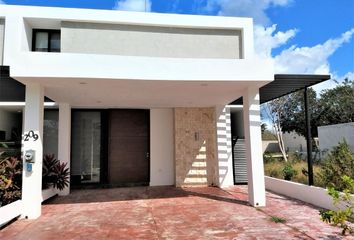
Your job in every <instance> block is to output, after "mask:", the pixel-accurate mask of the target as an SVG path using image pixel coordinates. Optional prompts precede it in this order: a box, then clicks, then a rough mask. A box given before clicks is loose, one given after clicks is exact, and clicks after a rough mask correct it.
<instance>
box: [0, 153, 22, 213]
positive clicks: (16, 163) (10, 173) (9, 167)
mask: <svg viewBox="0 0 354 240" xmlns="http://www.w3.org/2000/svg"><path fill="white" fill-rule="evenodd" d="M1 155H2V154H0V207H1V206H4V205H6V204H9V203H11V202H14V201H16V200H18V199H20V198H21V184H22V161H21V160H19V158H17V157H2V156H1Z"/></svg>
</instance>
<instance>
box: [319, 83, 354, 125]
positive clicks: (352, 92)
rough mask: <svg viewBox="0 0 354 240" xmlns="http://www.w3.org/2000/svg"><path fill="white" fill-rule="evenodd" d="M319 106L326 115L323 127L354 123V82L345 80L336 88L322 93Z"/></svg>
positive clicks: (322, 120)
mask: <svg viewBox="0 0 354 240" xmlns="http://www.w3.org/2000/svg"><path fill="white" fill-rule="evenodd" d="M353 80H354V79H353ZM319 105H320V107H321V109H322V111H324V113H325V114H323V116H322V118H321V124H322V125H329V124H338V123H347V122H354V111H353V106H354V81H349V80H348V79H345V81H344V82H343V83H342V84H338V85H337V87H336V88H334V89H328V90H326V91H323V92H321V98H320V99H319Z"/></svg>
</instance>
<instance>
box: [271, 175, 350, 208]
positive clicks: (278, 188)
mask: <svg viewBox="0 0 354 240" xmlns="http://www.w3.org/2000/svg"><path fill="white" fill-rule="evenodd" d="M265 187H266V189H267V190H270V191H272V192H275V193H278V194H281V195H284V196H288V197H291V198H295V199H298V200H301V201H303V202H306V203H310V204H312V205H314V206H317V207H320V208H324V209H331V210H335V207H334V206H333V202H332V198H331V197H330V196H329V195H328V194H327V190H326V189H324V188H321V187H315V186H308V185H305V184H301V183H295V182H290V181H286V180H281V179H277V178H272V177H267V176H266V177H265ZM353 199H354V195H353Z"/></svg>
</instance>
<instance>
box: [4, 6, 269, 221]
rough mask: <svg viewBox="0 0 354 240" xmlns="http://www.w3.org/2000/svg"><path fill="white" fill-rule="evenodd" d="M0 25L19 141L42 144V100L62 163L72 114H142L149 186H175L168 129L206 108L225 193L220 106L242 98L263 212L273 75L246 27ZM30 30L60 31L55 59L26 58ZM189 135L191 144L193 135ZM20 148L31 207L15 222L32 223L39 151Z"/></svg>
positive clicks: (34, 15) (88, 14)
mask: <svg viewBox="0 0 354 240" xmlns="http://www.w3.org/2000/svg"><path fill="white" fill-rule="evenodd" d="M1 19H2V21H0V35H1V34H2V29H3V28H1V23H2V22H5V28H4V29H5V30H4V31H3V32H4V35H3V36H0V39H1V38H3V39H4V45H3V46H4V47H3V49H1V51H0V54H1V53H2V52H3V56H1V58H2V59H3V63H2V64H3V65H6V66H10V73H11V77H12V78H14V79H16V80H18V81H20V82H22V83H23V84H25V85H26V88H27V91H26V110H25V116H24V119H25V120H24V122H25V133H26V131H29V130H30V129H33V128H34V129H35V130H36V131H37V132H38V134H39V135H40V136H41V134H42V128H41V126H43V123H42V122H43V116H42V115H43V114H42V113H43V102H42V101H40V100H41V99H43V98H42V96H43V94H44V95H45V96H47V97H49V98H51V99H53V100H54V101H55V102H56V103H58V105H59V137H58V155H59V157H60V158H61V159H64V160H65V162H67V163H68V165H70V146H71V144H72V143H71V144H70V134H71V133H70V128H71V125H70V122H71V111H70V110H71V109H77V108H81V109H82V108H91V109H113V108H114V109H117V108H119V109H122V108H125V109H139V108H141V109H148V110H150V185H151V186H158V185H173V184H175V179H176V177H177V176H174V173H175V172H176V171H175V167H176V166H177V165H178V164H176V162H175V149H174V147H175V146H174V136H175V132H174V131H179V130H183V129H174V123H175V121H176V119H174V115H173V110H174V108H178V107H183V108H213V109H214V111H215V116H216V120H215V125H216V126H215V129H216V132H215V133H211V132H208V134H210V136H212V135H213V134H215V136H216V137H215V146H216V148H215V149H216V154H213V153H212V155H211V157H215V158H216V159H217V161H216V162H217V164H218V169H217V170H216V171H215V174H216V175H217V176H214V177H215V178H216V179H219V182H218V183H217V185H219V186H222V187H225V186H230V185H233V179H232V176H233V172H232V171H233V169H232V157H231V156H232V154H231V123H230V110H229V109H228V108H227V107H226V108H225V106H226V105H227V104H229V103H230V102H232V101H233V100H235V99H237V98H239V97H242V96H243V97H244V102H245V104H244V106H245V107H244V133H245V138H246V146H247V163H248V182H249V193H250V194H249V198H250V203H251V204H252V205H254V206H264V205H265V191H264V178H263V162H262V152H261V151H262V144H261V134H260V116H259V114H260V112H259V93H258V92H259V88H260V87H261V86H263V85H265V84H266V83H268V82H270V81H272V80H274V72H273V64H272V62H270V61H266V60H260V59H257V58H255V57H254V55H253V23H252V19H249V18H233V17H211V16H191V15H173V14H157V13H137V12H119V11H104V10H87V9H86V10H84V9H64V8H46V7H22V6H9V5H0V20H1ZM33 29H52V30H53V29H54V30H60V32H61V37H60V41H61V52H35V51H32V44H33V43H32V39H33V38H32V37H33V36H32V34H33ZM0 43H1V41H0ZM201 43H202V44H201ZM201 125H202V124H201ZM29 126H31V127H29ZM186 134H187V133H186ZM188 134H191V136H193V139H194V138H195V140H199V133H198V132H195V133H188ZM201 137H203V136H201ZM193 141H194V140H193ZM192 143H193V142H192V140H191V144H192ZM28 144H29V143H26V142H25V143H24V150H26V149H28V148H31V149H34V150H36V155H35V163H34V164H33V166H34V171H33V173H32V174H29V173H27V172H24V180H23V183H24V184H23V188H24V189H23V199H22V202H23V204H24V208H23V209H28V208H27V207H29V206H31V212H23V216H27V217H29V218H36V217H38V216H39V215H40V204H41V195H40V193H39V192H40V189H41V167H42V143H41V142H40V141H36V142H33V143H31V144H32V145H28ZM186 144H187V143H186ZM186 146H187V147H188V144H187V145H186ZM212 149H213V148H211V151H212ZM186 151H188V150H186ZM182 152H183V151H182ZM34 186H35V187H34ZM32 189H33V191H32ZM69 190H70V188H67V189H65V190H64V191H63V192H62V193H61V194H69ZM29 191H31V195H30V194H27V192H29Z"/></svg>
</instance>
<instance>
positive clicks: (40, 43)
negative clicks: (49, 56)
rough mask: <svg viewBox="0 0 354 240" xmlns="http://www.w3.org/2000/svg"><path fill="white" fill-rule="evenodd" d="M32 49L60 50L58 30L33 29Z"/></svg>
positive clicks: (38, 50) (44, 50)
mask: <svg viewBox="0 0 354 240" xmlns="http://www.w3.org/2000/svg"><path fill="white" fill-rule="evenodd" d="M32 51H34V52H60V31H59V30H47V29H33V42H32Z"/></svg>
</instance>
